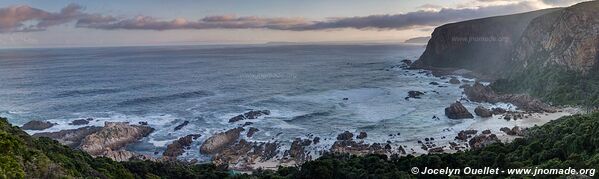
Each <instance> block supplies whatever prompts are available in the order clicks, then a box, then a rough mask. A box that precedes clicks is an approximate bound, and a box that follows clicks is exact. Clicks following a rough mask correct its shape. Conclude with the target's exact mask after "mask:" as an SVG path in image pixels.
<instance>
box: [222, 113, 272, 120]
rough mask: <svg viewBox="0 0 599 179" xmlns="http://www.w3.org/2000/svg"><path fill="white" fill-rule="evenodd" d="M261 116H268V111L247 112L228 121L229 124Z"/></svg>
mask: <svg viewBox="0 0 599 179" xmlns="http://www.w3.org/2000/svg"><path fill="white" fill-rule="evenodd" d="M262 115H270V111H269V110H257V111H249V112H246V113H243V114H240V115H237V116H235V117H232V118H231V119H229V122H237V121H242V120H246V119H257V118H258V117H260V116H262Z"/></svg>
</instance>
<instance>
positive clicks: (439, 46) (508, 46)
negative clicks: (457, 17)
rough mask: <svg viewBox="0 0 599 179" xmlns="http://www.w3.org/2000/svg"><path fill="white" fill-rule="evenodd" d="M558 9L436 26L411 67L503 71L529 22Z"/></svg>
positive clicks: (483, 72) (494, 72)
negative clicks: (424, 48) (422, 51)
mask: <svg viewBox="0 0 599 179" xmlns="http://www.w3.org/2000/svg"><path fill="white" fill-rule="evenodd" d="M556 10H559V9H545V10H539V11H533V12H528V13H522V14H514V15H507V16H498V17H489V18H483V19H475V20H469V21H463V22H458V23H452V24H446V25H443V26H440V27H437V28H435V30H434V31H433V34H432V37H431V39H430V41H429V42H428V44H427V46H426V50H425V51H424V53H423V54H422V56H420V58H419V59H418V60H417V61H415V62H414V63H413V64H412V67H413V68H425V69H436V68H456V69H462V68H463V69H468V70H471V71H474V72H477V73H481V74H487V75H488V76H494V75H496V74H500V73H501V72H502V70H503V69H502V68H498V67H502V66H506V64H507V63H508V62H509V59H510V56H511V54H512V49H513V47H514V44H515V43H516V42H518V39H520V36H521V35H522V32H523V31H524V30H525V29H526V27H527V25H528V24H529V22H530V21H531V20H532V19H534V18H536V17H539V16H541V15H543V14H547V13H551V12H554V11H556Z"/></svg>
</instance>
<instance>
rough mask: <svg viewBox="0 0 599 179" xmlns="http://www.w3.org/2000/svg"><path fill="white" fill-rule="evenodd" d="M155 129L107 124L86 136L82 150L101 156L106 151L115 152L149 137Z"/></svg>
mask: <svg viewBox="0 0 599 179" xmlns="http://www.w3.org/2000/svg"><path fill="white" fill-rule="evenodd" d="M152 131H154V129H153V128H151V127H148V126H138V125H129V123H127V122H106V123H105V125H104V127H103V128H102V129H100V130H99V131H97V132H95V133H93V134H91V135H88V136H86V137H85V138H84V139H83V141H82V142H81V145H80V148H81V149H82V150H84V151H86V152H87V153H89V154H90V155H94V156H97V155H101V154H102V153H104V152H106V151H115V150H119V149H121V148H123V147H125V146H126V145H127V144H130V143H133V142H136V141H138V140H139V139H141V138H143V137H146V136H147V135H149V134H150V133H151V132H152Z"/></svg>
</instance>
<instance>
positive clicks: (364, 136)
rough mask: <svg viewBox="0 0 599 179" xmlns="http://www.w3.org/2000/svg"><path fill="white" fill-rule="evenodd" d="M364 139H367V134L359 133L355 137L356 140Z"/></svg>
mask: <svg viewBox="0 0 599 179" xmlns="http://www.w3.org/2000/svg"><path fill="white" fill-rule="evenodd" d="M366 137H368V133H366V132H360V134H358V136H356V139H365V138H366Z"/></svg>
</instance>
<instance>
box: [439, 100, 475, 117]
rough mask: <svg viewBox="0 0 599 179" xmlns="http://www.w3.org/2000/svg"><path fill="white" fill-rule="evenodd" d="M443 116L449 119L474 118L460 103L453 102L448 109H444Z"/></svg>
mask: <svg viewBox="0 0 599 179" xmlns="http://www.w3.org/2000/svg"><path fill="white" fill-rule="evenodd" d="M445 115H446V116H447V117H448V118H449V119H467V118H474V116H473V115H472V113H470V112H469V111H468V109H466V107H464V106H463V105H462V103H460V102H455V103H453V104H451V105H450V106H449V107H447V108H445Z"/></svg>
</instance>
